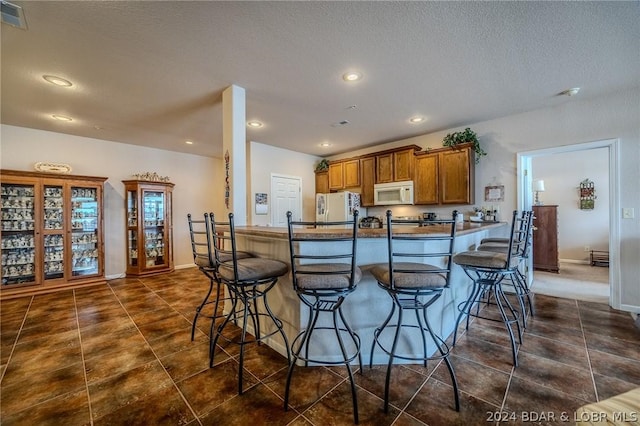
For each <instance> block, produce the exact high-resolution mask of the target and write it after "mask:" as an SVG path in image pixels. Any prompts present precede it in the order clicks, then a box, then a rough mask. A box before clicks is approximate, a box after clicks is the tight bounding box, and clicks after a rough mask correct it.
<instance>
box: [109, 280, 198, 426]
mask: <svg viewBox="0 0 640 426" xmlns="http://www.w3.org/2000/svg"><path fill="white" fill-rule="evenodd" d="M136 279H137V280H138V281H140V283H141V284H142V285H143V286H145V287H146V288H147V289H149V291H151V292H152V293H154V294H155V292H154V291H153V290H152V289H151V288H150V287H148V286H147V285H146V284H145V283H144V282H143V281H142V280H140V279H139V278H136ZM107 285H108V286H109V290H111V292H112V293H113V295H114V296H115V298H116V300H117V301H118V303H119V304H120V306H121V307H122V309H124V311H125V312H126V314H127V317H129V319H130V320H131V322H132V323H133V326H134V327H135V328H136V330H138V333H139V334H140V336H141V337H142V339H143V340H144V342H145V343H146V344H147V345H148V346H149V349H150V350H151V352H152V353H153V356H154V357H155V358H156V361H157V362H158V363H159V364H160V367H162V371H164V373H165V374H166V375H167V376H168V377H169V380H170V381H171V384H172V385H173V387H174V388H175V389H176V391H177V392H178V395H180V398H182V400H183V401H184V403H185V404H186V405H187V407H188V408H189V411H191V414H193V417H194V418H195V420H196V421H197V422H198V424H199V425H201V426H202V422H201V421H200V418H199V417H198V414H197V413H196V411H195V410H194V409H193V407H192V406H191V404H190V403H189V401H188V400H187V398H186V397H185V396H184V394H183V393H182V391H181V390H180V388H179V387H178V384H177V383H176V382H175V380H173V377H171V375H170V374H169V372H168V371H167V369H166V368H165V367H164V365H163V364H162V361H160V358H159V357H158V354H156V351H154V350H153V347H152V346H151V345H150V344H149V340H147V338H146V337H145V336H144V334H142V332H141V331H140V328H139V327H138V324H136V322H135V321H134V319H133V317H132V316H131V314H130V313H129V311H128V310H127V308H126V307H125V306H124V305H123V304H122V301H121V300H120V298H119V297H118V295H117V293H116V292H115V290H114V289H113V287H111V285H110V284H109V283H108V282H107ZM156 296H157V294H156ZM161 299H162V301H163V302H164V303H167V301H166V300H164V298H161ZM169 307H171V305H169ZM171 309H173V307H171ZM173 310H174V311H175V309H173ZM176 312H177V311H176Z"/></svg>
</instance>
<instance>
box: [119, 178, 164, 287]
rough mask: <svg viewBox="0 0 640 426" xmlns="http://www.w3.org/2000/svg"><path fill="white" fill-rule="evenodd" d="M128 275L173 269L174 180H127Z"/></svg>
mask: <svg viewBox="0 0 640 426" xmlns="http://www.w3.org/2000/svg"><path fill="white" fill-rule="evenodd" d="M123 183H124V186H125V194H126V195H125V203H126V205H125V208H126V211H127V227H126V229H127V235H126V241H127V275H128V276H140V275H152V274H160V273H166V272H171V271H173V270H174V265H173V223H172V215H171V202H172V192H173V186H174V184H173V183H170V182H154V181H144V180H125V181H123Z"/></svg>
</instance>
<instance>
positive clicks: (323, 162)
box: [315, 158, 329, 172]
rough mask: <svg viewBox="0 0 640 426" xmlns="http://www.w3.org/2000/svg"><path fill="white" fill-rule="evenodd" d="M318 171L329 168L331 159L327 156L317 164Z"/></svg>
mask: <svg viewBox="0 0 640 426" xmlns="http://www.w3.org/2000/svg"><path fill="white" fill-rule="evenodd" d="M315 170H316V172H324V171H325V170H329V160H327V159H326V158H325V159H323V160H321V161H320V162H319V163H318V164H317V165H316V169H315Z"/></svg>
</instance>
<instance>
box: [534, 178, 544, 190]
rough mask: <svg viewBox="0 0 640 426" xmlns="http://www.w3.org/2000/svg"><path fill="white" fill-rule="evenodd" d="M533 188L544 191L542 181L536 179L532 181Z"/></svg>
mask: <svg viewBox="0 0 640 426" xmlns="http://www.w3.org/2000/svg"><path fill="white" fill-rule="evenodd" d="M533 190H534V191H536V192H544V181H543V180H537V181H535V182H533Z"/></svg>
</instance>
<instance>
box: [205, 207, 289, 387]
mask: <svg viewBox="0 0 640 426" xmlns="http://www.w3.org/2000/svg"><path fill="white" fill-rule="evenodd" d="M209 217H210V222H211V233H212V236H213V244H212V245H213V247H214V251H215V263H216V271H217V277H218V279H219V280H220V282H221V283H224V284H225V285H226V286H227V288H228V289H229V292H230V293H231V296H232V297H231V301H232V306H231V309H230V310H229V313H228V314H227V315H226V316H225V319H224V321H223V322H222V323H221V324H220V325H218V327H216V328H215V330H213V329H212V338H211V341H210V347H209V367H213V365H214V362H213V361H214V356H215V348H216V344H217V343H218V339H220V338H222V339H224V340H226V341H228V342H231V343H235V344H238V345H240V356H239V358H238V363H239V364H240V366H239V370H238V394H240V395H241V394H242V392H243V389H242V381H243V376H244V348H245V346H246V345H247V344H251V343H257V344H260V343H261V342H262V341H263V340H265V339H267V338H269V337H271V336H274V335H277V334H279V335H280V336H281V337H282V340H283V341H284V345H285V348H286V350H287V361H288V362H291V352H290V351H289V341H288V340H287V336H286V335H285V333H284V330H283V329H282V321H280V319H278V318H277V317H276V316H275V315H274V314H273V312H272V311H271V308H270V307H269V303H268V300H267V293H268V292H269V291H270V290H271V289H272V288H273V287H274V286H275V285H276V283H277V282H278V277H280V276H282V275H285V274H286V273H287V272H288V271H289V267H288V265H287V264H286V263H284V262H280V261H278V260H273V259H263V258H259V257H245V256H243V254H242V252H240V251H238V250H237V249H236V234H235V226H234V222H233V213H229V221H228V222H222V221H216V220H215V216H214V214H213V213H211V214H210V215H209ZM225 259H230V260H226V261H225ZM238 302H240V303H241V304H242V305H241V307H240V308H239V307H238ZM260 304H261V305H262V307H263V309H260V308H261V306H260ZM261 317H263V318H266V319H268V320H270V321H271V322H272V323H273V324H274V325H275V329H273V330H272V331H270V332H268V333H266V334H263V333H262V332H261V330H260V318H261ZM232 319H233V320H234V323H236V324H238V323H240V322H241V323H242V324H240V326H241V328H242V332H241V334H240V336H239V337H235V338H232V337H227V336H225V335H224V334H223V333H224V331H225V328H226V327H227V326H228V325H229V323H230V322H231V320H232ZM250 322H251V324H252V325H253V334H254V338H253V339H250V338H248V336H247V334H248V331H247V325H248V324H249V323H250Z"/></svg>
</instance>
